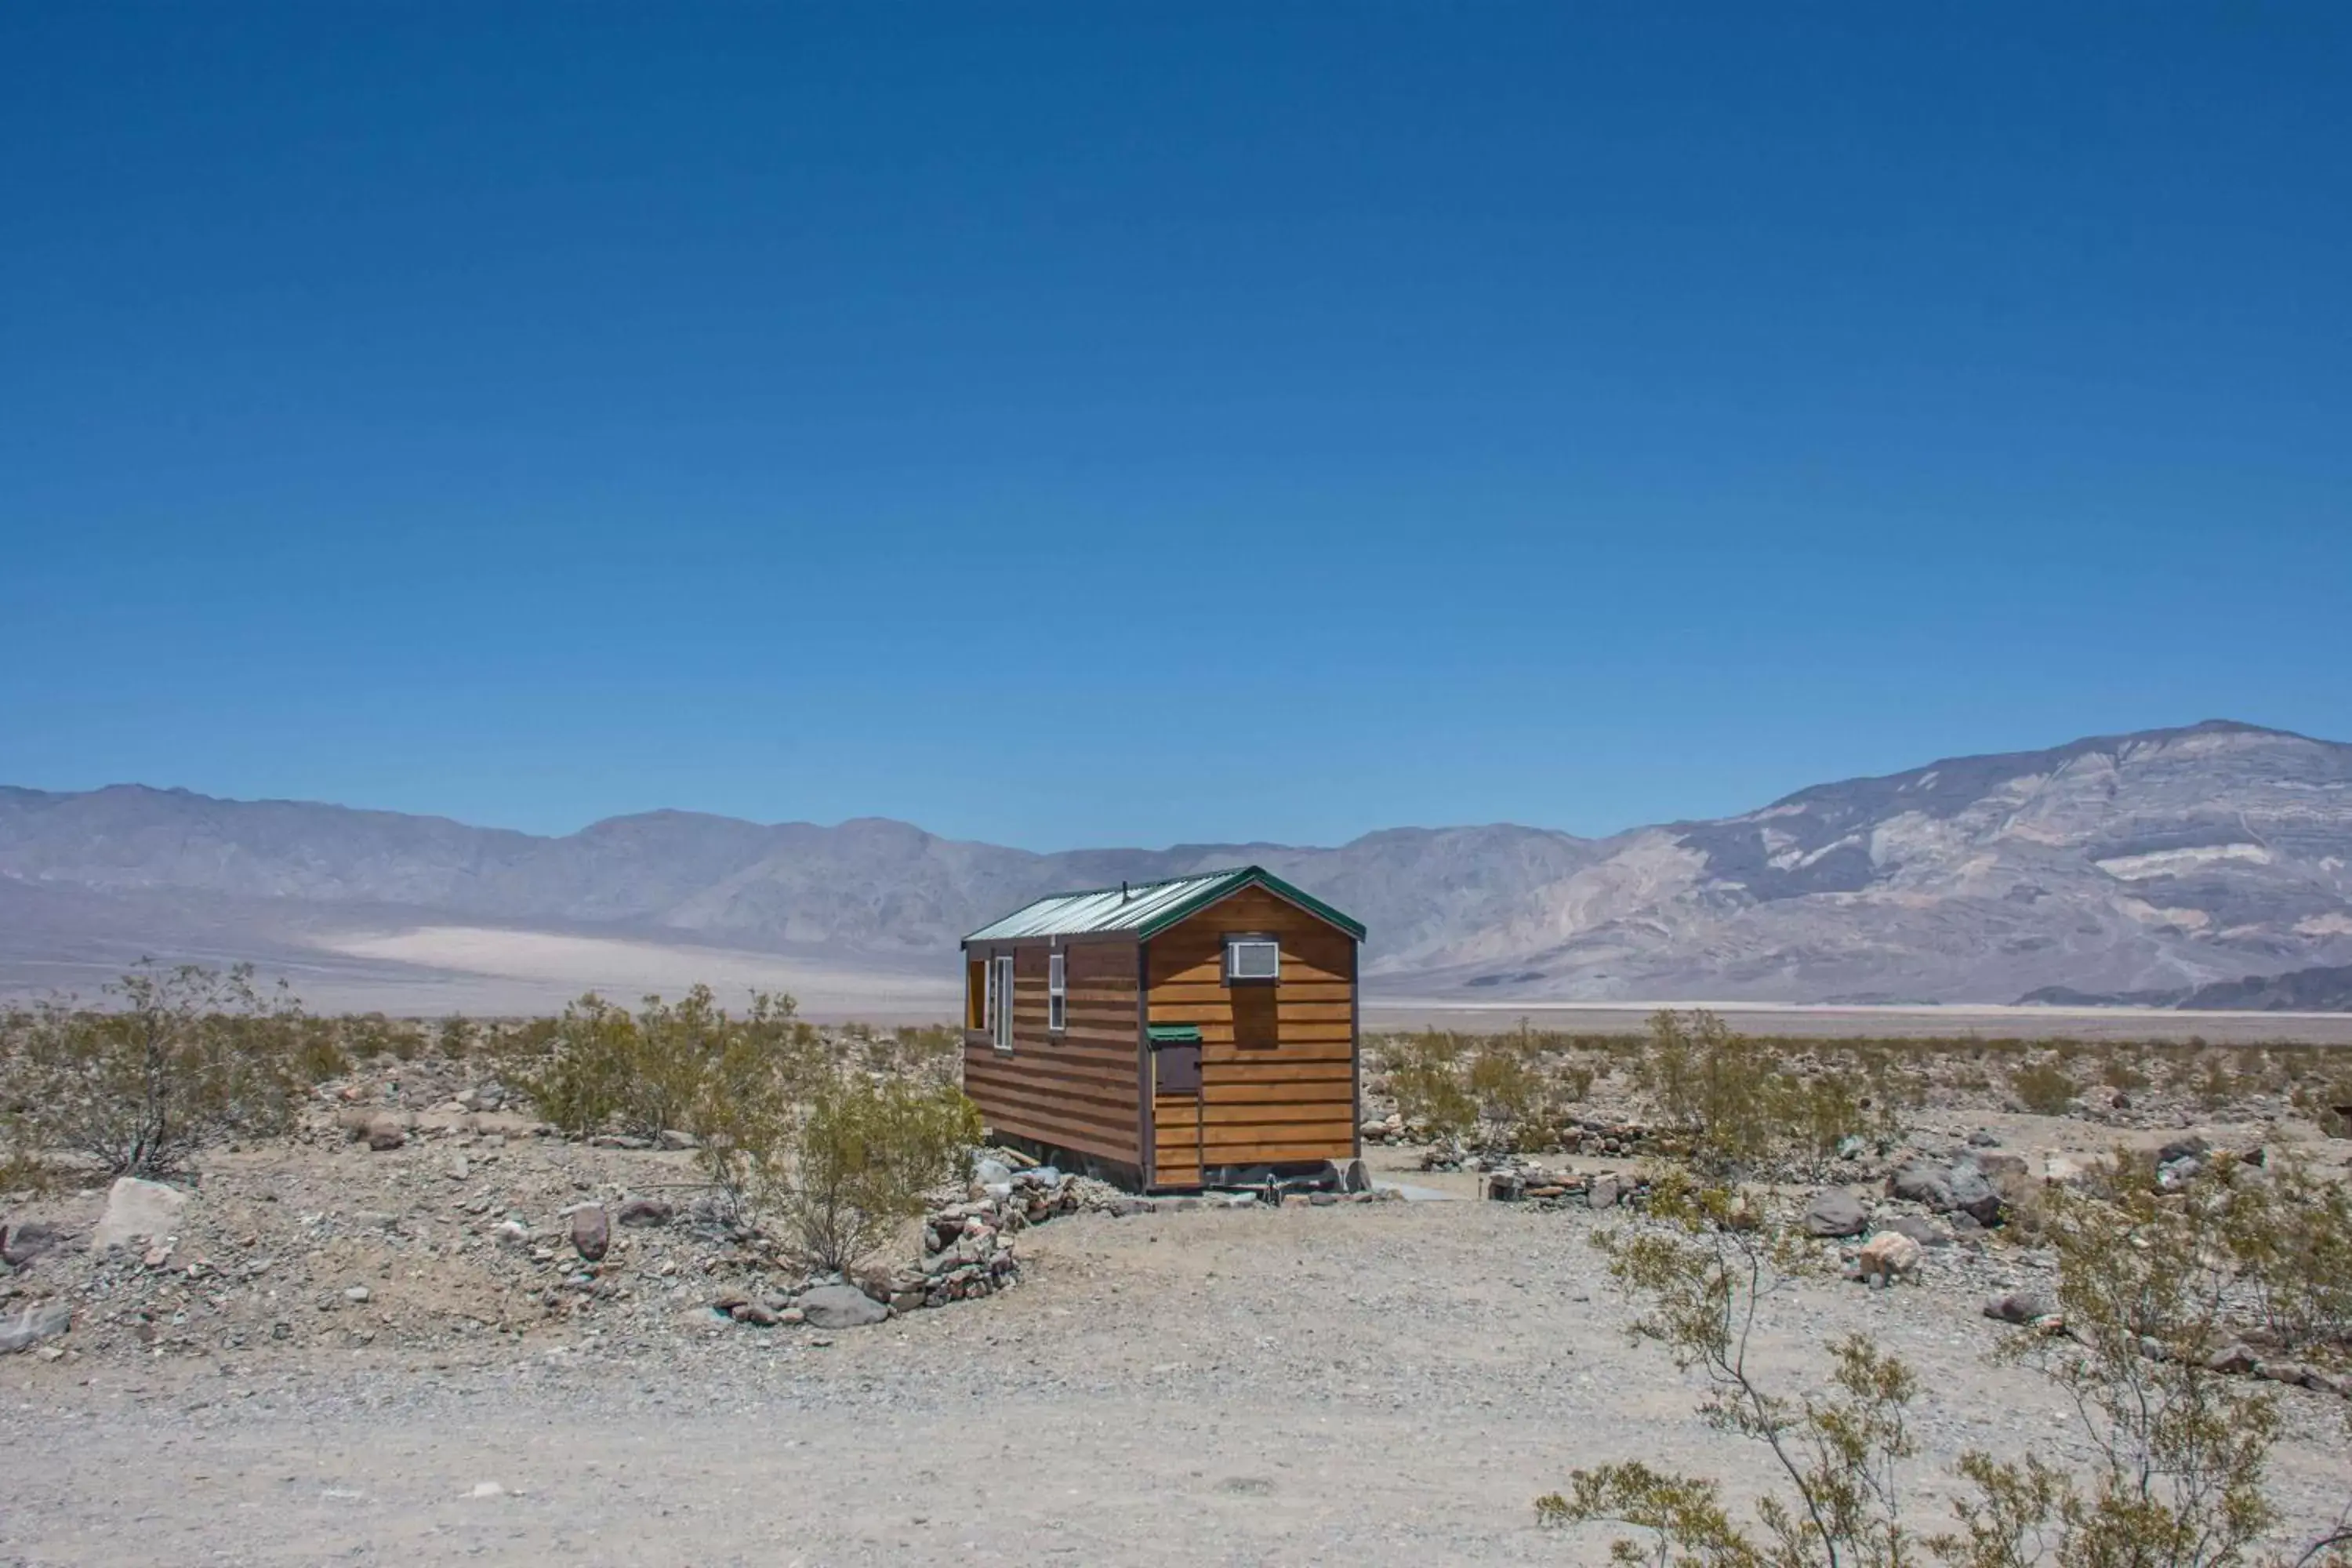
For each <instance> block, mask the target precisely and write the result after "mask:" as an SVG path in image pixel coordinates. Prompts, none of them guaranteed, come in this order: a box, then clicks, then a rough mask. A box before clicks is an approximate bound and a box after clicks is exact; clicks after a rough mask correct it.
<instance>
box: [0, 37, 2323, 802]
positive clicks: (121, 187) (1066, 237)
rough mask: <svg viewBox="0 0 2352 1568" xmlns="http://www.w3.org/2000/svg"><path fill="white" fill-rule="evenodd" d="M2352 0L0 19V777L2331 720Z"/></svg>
mask: <svg viewBox="0 0 2352 1568" xmlns="http://www.w3.org/2000/svg"><path fill="white" fill-rule="evenodd" d="M2347 82H2352V7H2347V6H2345V5H2341V4H2336V3H2335V0H2328V3H2325V4H2318V3H2314V4H2302V5H2294V4H2281V5H2137V4H2135V5H2118V6H2092V5H2063V6H2052V5H2039V4H2037V5H2018V6H2011V7H2001V6H1979V5H1968V6H1962V5H1937V6H1894V7H1889V6H1874V5H1851V6H1845V7H1832V8H1815V7H1809V6H1802V5H1796V6H1780V5H1773V6H1759V5H1748V4H1739V5H1722V6H1654V5H1633V4H1623V5H1603V4H1591V5H1559V4H1543V5H1517V6H1515V5H1502V4H1478V5H1444V6H1441V5H1427V6H1422V7H1403V6H1387V5H1381V6H1374V5H1275V6H1265V5H1233V6H1221V5H1198V4H1184V5H1173V4H1171V5H1123V4H1122V5H1075V4H1074V5H1063V6H1053V7H1049V6H1035V5H939V6H932V7H903V8H902V7H897V6H877V7H853V6H838V5H835V6H809V7H805V8H794V7H790V6H784V5H775V6H726V7H714V8H700V9H696V8H685V7H651V6H639V7H621V6H579V5H564V6H549V7H544V8H532V7H513V6H504V7H494V8H476V7H470V6H455V5H409V6H389V5H385V6H366V5H309V4H306V5H299V6H292V7H288V8H285V9H281V10H270V9H263V8H259V7H255V6H243V5H217V6H215V5H157V6H152V7H130V6H66V5H52V6H35V5H17V6H14V7H10V8H8V10H7V11H6V13H5V17H0V781H5V782H13V783H21V784H33V785H39V786H45V787H50V788H81V787H87V786H91V785H96V784H105V783H108V782H111V781H121V780H138V781H142V782H146V783H152V784H184V785H186V786H188V787H191V788H194V789H198V790H203V791H205V792H208V793H213V794H220V795H274V796H297V797H306V798H320V799H331V800H339V801H345V802H350V803H353V804H363V805H381V806H389V807H394V808H397V809H403V810H410V811H430V812H438V813H445V814H447V815H450V816H458V817H461V818H466V819H468V820H473V821H479V822H487V823H496V824H503V825H510V826H520V827H527V828H531V829H535V830H544V831H564V830H569V829H571V828H573V827H576V826H581V825H583V824H584V823H586V822H588V821H590V820H592V819H593V818H596V817H599V816H606V815H612V814H616V813H620V812H625V811H631V810H637V809H643V808H647V807H652V806H657V805H676V806H685V807H692V808H698V809H703V810H709V811H719V812H726V813H731V814H736V815H740V816H750V817H755V818H760V819H763V820H779V819H786V818H809V819H814V820H819V821H832V820H836V819H839V818H841V817H844V816H858V815H869V814H870V815H887V816H900V817H905V818H908V819H910V820H913V821H916V822H919V823H921V824H923V825H924V826H929V827H931V828H933V829H934V830H936V831H940V832H944V833H949V834H951V835H955V836H959V837H982V838H988V839H992V840H997V841H1001V842H1010V843H1018V844H1024V845H1030V846H1033V847H1063V846H1070V845H1080V844H1103V843H1142V844H1160V843H1167V842H1170V841H1174V840H1200V839H1210V838H1218V839H1223V838H1273V839H1283V840H1290V841H1299V842H1330V841H1336V840H1339V839H1342V838H1345V837H1350V836H1352V835H1354V834H1356V833H1359V832H1362V831H1365V830H1367V829H1370V828H1373V827H1378V826H1391V825H1396V824H1401V823H1420V824H1436V823H1449V822H1474V821H1488V820H1498V819H1504V820H1516V821H1521V822H1528V823H1536V824H1542V825H1546V826H1559V827H1565V828H1568V829H1570V830H1573V831H1579V832H1587V833H1600V832H1607V831H1611V830H1614V829H1616V828H1619V827H1622V826H1630V825H1633V824H1635V823H1639V822H1644V821H1652V820H1657V819H1662V818H1670V817H1677V816H1702V815H1717V814H1721V813H1727V812H1731V811H1736V810H1741V809H1745V808H1748V807H1750V806H1753V805H1760V804H1761V803H1762V802H1764V801H1765V800H1767V799H1769V798H1770V797H1772V796H1774V795H1779V794H1781V793H1784V792H1786V791H1788V790H1790V789H1793V788H1796V787H1799V786H1801V785H1803V784H1810V783H1813V782H1816V781H1819V780H1822V779H1825V778H1830V777H1836V776H1843V775H1846V774H1851V773H1864V772H1886V771H1891V770H1894V769H1897V768H1901V767H1904V766H1907V765H1911V764H1913V763H1920V762H1924V761H1926V760H1927V759H1929V758H1931V757H1933V756H1937V755H1941V754H1949V753H1957V752H1972V751H1982V750H1994V749H2012V748H2018V747H2025V746H2031V745H2038V744H2047V743H2054V742H2062V741H2064V740H2067V739H2070V738H2072V737H2074V736H2076V735H2079V734H2083V733H2088V732H2100V731H2116V730H2126V729H2133V728H2138V727H2142V726H2149V725H2157V724H2165V723H2176V722H2187V721H2194V720H2198V719H2202V718H2207V717H2213V716H2229V717H2235V718H2243V719H2247V720H2251V721H2258V722H2264V723H2271V724H2277V725H2281V726H2284V727H2287V728H2293V729H2301V730H2305V731H2315V732H2318V733H2321V734H2326V735H2330V736H2333V737H2337V738H2347V739H2352V657H2347V656H2352V90H2347Z"/></svg>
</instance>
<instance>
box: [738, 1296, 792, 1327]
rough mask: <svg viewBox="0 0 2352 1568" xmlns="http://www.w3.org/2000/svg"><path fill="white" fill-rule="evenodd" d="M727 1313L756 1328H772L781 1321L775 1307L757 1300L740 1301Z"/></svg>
mask: <svg viewBox="0 0 2352 1568" xmlns="http://www.w3.org/2000/svg"><path fill="white" fill-rule="evenodd" d="M727 1315H728V1316H729V1317H730V1318H732V1319H734V1320H735V1321H737V1322H739V1323H748V1324H750V1325H751V1327H753V1328H755V1329H772V1328H774V1327H775V1326H776V1324H777V1322H778V1321H780V1319H779V1317H778V1315H777V1313H776V1310H775V1309H773V1308H772V1307H766V1306H762V1305H761V1303H759V1302H757V1301H740V1302H738V1303H736V1305H734V1306H733V1307H731V1308H730V1309H729V1310H728V1313H727Z"/></svg>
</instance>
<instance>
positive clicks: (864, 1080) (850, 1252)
mask: <svg viewBox="0 0 2352 1568" xmlns="http://www.w3.org/2000/svg"><path fill="white" fill-rule="evenodd" d="M772 1131H774V1133H775V1134H776V1135H775V1136H774V1137H773V1138H772V1141H769V1142H763V1143H761V1144H760V1145H758V1146H755V1147H752V1148H751V1149H749V1150H747V1153H748V1154H749V1157H750V1159H751V1165H752V1173H753V1179H754V1184H755V1185H754V1191H755V1192H756V1194H757V1195H758V1198H759V1201H760V1203H761V1207H762V1208H763V1209H764V1210H766V1211H768V1212H770V1213H772V1214H774V1215H776V1216H778V1217H779V1218H781V1219H782V1221H783V1223H784V1225H785V1226H786V1227H787V1228H788V1229H789V1230H790V1231H791V1232H792V1233H793V1237H794V1239H795V1240H796V1241H797V1243H798V1244H799V1246H800V1248H801V1250H802V1252H803V1255H804V1256H805V1257H806V1258H808V1260H809V1261H810V1262H811V1263H813V1264H814V1265H815V1266H816V1267H818V1268H824V1269H829V1270H835V1271H844V1270H846V1269H848V1268H851V1267H852V1266H854V1265H855V1264H856V1262H857V1261H858V1260H859V1259H860V1258H865V1257H866V1255H868V1254H869V1253H871V1252H873V1251H874V1250H875V1249H876V1248H877V1247H879V1246H881V1245H882V1244H883V1243H884V1242H886V1241H887V1240H888V1239H889V1238H890V1236H891V1234H892V1233H893V1232H894V1231H896V1230H897V1229H898V1227H899V1226H903V1225H905V1224H906V1223H907V1222H908V1221H910V1220H913V1219H915V1218H917V1217H919V1215H921V1214H922V1212H923V1209H924V1206H925V1204H926V1202H927V1200H928V1198H929V1194H930V1193H931V1192H932V1191H933V1190H935V1189H936V1188H938V1187H939V1186H940V1184H942V1183H945V1182H948V1181H950V1180H962V1179H964V1178H966V1177H968V1176H969V1175H970V1174H971V1149H972V1146H973V1145H974V1144H975V1143H977V1142H979V1141H980V1139H981V1137H982V1124H981V1117H980V1110H979V1108H978V1107H976V1106H974V1105H973V1104H972V1102H971V1100H967V1099H965V1098H964V1096H963V1093H962V1091H961V1090H960V1089H955V1088H953V1087H951V1086H949V1085H946V1084H918V1083H914V1082H910V1081H908V1079H900V1078H892V1079H883V1080H881V1081H879V1082H877V1081H876V1080H875V1079H873V1078H872V1077H871V1076H869V1075H868V1074H866V1073H865V1072H863V1071H860V1070H857V1069H856V1068H832V1069H830V1070H828V1071H826V1072H825V1073H824V1074H823V1075H822V1076H821V1077H820V1078H819V1079H818V1080H817V1081H816V1082H815V1083H814V1085H813V1086H811V1088H810V1092H809V1097H808V1100H807V1101H806V1103H805V1104H804V1105H803V1106H802V1107H801V1108H800V1109H799V1110H797V1111H796V1112H794V1113H793V1114H792V1115H791V1116H790V1117H789V1118H788V1119H787V1120H785V1121H782V1123H781V1124H779V1125H778V1126H776V1127H775V1128H774V1129H772Z"/></svg>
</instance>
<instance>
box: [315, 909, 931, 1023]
mask: <svg viewBox="0 0 2352 1568" xmlns="http://www.w3.org/2000/svg"><path fill="white" fill-rule="evenodd" d="M316 940H317V942H318V944H319V945H320V947H321V948H323V949H325V950H327V951H329V952H333V953H336V954H339V955H341V956H342V957H345V958H351V959H359V960H364V961H370V962H373V963H394V964H400V965H406V966H411V967H412V968H413V969H415V970H418V971H425V972H428V973H431V974H432V975H434V976H435V977H436V978H435V979H433V980H432V981H430V982H426V983H424V984H420V983H419V982H418V981H417V980H415V978H413V977H412V978H402V979H394V980H388V981H387V982H385V983H384V984H383V986H382V990H383V996H381V997H378V996H375V995H373V994H369V993H368V992H367V991H366V989H365V987H364V986H359V987H355V986H354V985H353V984H352V983H349V982H346V981H339V980H337V979H336V978H334V977H320V978H318V979H315V980H313V981H312V982H311V983H310V984H299V983H298V986H297V988H298V989H299V990H300V991H301V993H302V994H303V997H304V999H305V1001H307V1002H309V1003H310V1005H311V1006H312V1007H314V1008H326V1007H330V1006H331V1007H334V1008H351V1009H354V1010H364V1009H366V1008H368V1007H381V1008H383V1009H384V1010H386V1011H391V1012H398V1013H402V1014H405V1015H409V1016H433V1015H435V1014H436V1013H444V1012H450V1011H459V1012H468V1013H476V1014H504V1013H530V1012H546V1011H551V1010H553V1009H556V1008H560V1007H561V1006H562V1005H563V1004H564V1003H565V1002H567V1001H569V1000H571V999H572V998H573V997H576V996H578V995H579V994H581V993H582V992H583V991H590V990H594V991H601V992H603V993H604V994H606V995H608V996H618V997H623V998H625V999H629V1000H635V998H636V997H638V996H642V995H644V994H646V993H648V992H658V993H660V994H664V995H671V996H675V995H677V994H680V993H682V992H684V991H686V990H687V989H688V987H690V986H692V985H694V984H697V983H700V984H707V985H709V987H710V988H711V989H712V990H714V991H716V992H718V993H719V994H720V995H721V996H723V997H725V998H726V999H727V1000H729V1001H730V1003H731V1002H733V1001H735V1000H737V999H739V998H740V997H741V996H742V995H743V994H745V993H748V992H751V991H754V990H760V991H783V992H789V993H790V994H792V995H793V998H794V999H795V1000H797V1001H798V1002H799V1003H800V1005H801V1011H802V1012H803V1014H804V1015H806V1016H810V1017H816V1018H834V1017H857V1018H865V1019H868V1020H871V1021H875V1022H879V1023H897V1022H905V1021H920V1022H924V1023H938V1022H942V1021H945V1020H947V1019H949V1018H951V1017H953V1016H955V1015H956V1013H957V1011H958V1009H959V1007H960V1005H961V1001H960V999H961V995H962V991H961V984H962V983H961V976H960V975H959V974H958V973H957V972H956V966H955V965H954V963H951V962H941V963H938V964H935V965H933V966H931V967H930V968H929V969H928V970H924V969H909V970H908V971H907V972H904V973H893V972H889V971H883V970H877V969H873V968H866V967H850V966H845V965H842V964H838V963H828V962H826V961H824V960H822V959H814V958H804V957H795V956H789V955H783V954H777V953H769V952H743V951H738V950H735V949H730V948H716V947H691V946H684V945H680V946H670V945H668V944H666V943H663V942H640V941H630V940H624V939H617V938H612V937H598V936H579V935H566V934H563V933H560V932H551V931H507V930H501V929H499V928H495V927H488V926H422V927H416V928H413V929H409V930H404V931H383V932H373V933H371V932H341V933H330V934H322V935H320V937H319V938H317V939H316ZM314 992H316V993H317V994H315V995H314V994H313V993H314Z"/></svg>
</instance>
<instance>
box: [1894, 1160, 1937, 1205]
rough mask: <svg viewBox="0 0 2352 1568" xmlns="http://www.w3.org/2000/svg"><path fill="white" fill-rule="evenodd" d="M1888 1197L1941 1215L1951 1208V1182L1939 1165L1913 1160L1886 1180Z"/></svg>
mask: <svg viewBox="0 0 2352 1568" xmlns="http://www.w3.org/2000/svg"><path fill="white" fill-rule="evenodd" d="M1886 1191H1887V1193H1888V1194H1889V1195H1890V1196H1893V1197H1898V1198H1901V1199H1903V1200H1904V1201H1905V1202H1906V1203H1915V1204H1925V1205H1927V1206H1928V1207H1929V1208H1931V1209H1934V1210H1936V1211H1937V1212H1938V1213H1942V1212H1945V1211H1948V1210H1949V1209H1950V1208H1951V1206H1952V1182H1951V1177H1950V1176H1949V1175H1948V1173H1947V1172H1946V1170H1945V1168H1944V1167H1943V1166H1941V1165H1934V1164H1930V1163H1927V1161H1924V1160H1914V1161H1912V1162H1911V1163H1909V1164H1906V1165H1904V1166H1902V1167H1901V1168H1899V1169H1898V1170H1896V1171H1895V1173H1893V1174H1891V1175H1889V1176H1888V1177H1887V1178H1886Z"/></svg>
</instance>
